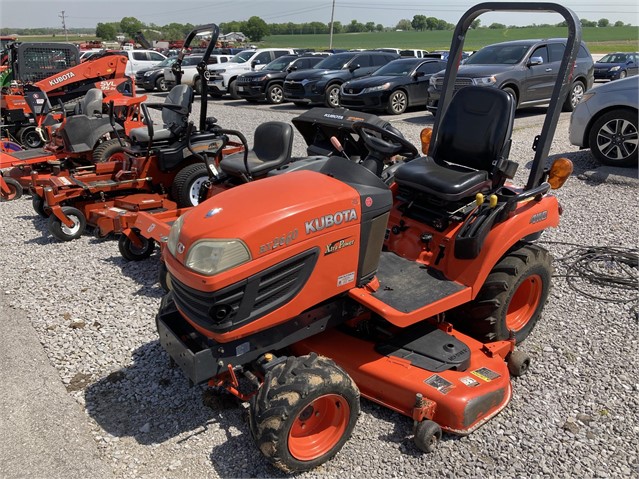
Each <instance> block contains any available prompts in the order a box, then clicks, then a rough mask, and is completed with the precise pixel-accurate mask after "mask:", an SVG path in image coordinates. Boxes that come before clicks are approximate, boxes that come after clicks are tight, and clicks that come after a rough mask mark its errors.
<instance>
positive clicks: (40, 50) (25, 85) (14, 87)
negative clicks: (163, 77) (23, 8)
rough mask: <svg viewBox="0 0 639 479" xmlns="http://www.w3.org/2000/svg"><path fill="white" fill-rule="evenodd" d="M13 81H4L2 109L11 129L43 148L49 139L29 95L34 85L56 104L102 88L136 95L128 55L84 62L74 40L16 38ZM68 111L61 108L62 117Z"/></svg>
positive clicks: (21, 140)
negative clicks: (42, 41) (69, 42)
mask: <svg viewBox="0 0 639 479" xmlns="http://www.w3.org/2000/svg"><path fill="white" fill-rule="evenodd" d="M9 58H10V60H9V62H10V63H9V64H10V67H11V70H12V81H11V82H10V83H8V84H7V85H3V88H2V90H3V91H2V97H1V98H0V114H1V116H2V122H3V124H4V127H5V128H6V130H7V132H8V133H9V134H10V135H11V136H12V137H13V138H15V139H16V141H17V142H18V143H20V144H22V145H23V146H24V147H26V148H39V147H40V146H42V145H43V144H44V139H43V138H42V135H40V134H39V133H38V132H37V131H36V128H37V126H38V125H37V119H36V117H35V115H34V113H33V112H32V111H31V107H30V106H29V104H28V102H27V101H26V99H25V94H26V93H28V92H30V91H35V92H43V93H45V94H46V95H47V97H48V99H49V100H50V102H51V104H52V105H53V107H57V106H58V105H59V104H60V103H62V104H66V103H68V102H70V101H72V100H75V99H77V98H79V97H83V96H84V95H85V94H86V93H87V92H88V91H89V90H91V89H93V88H97V89H99V90H101V91H102V92H103V94H104V95H105V96H110V95H118V96H119V95H127V96H132V95H133V93H134V91H135V87H134V84H133V80H132V79H131V78H129V77H127V76H125V74H124V72H125V68H126V63H127V57H126V56H123V55H120V54H118V53H117V52H104V53H101V54H99V55H95V56H93V57H91V59H90V60H89V61H87V62H84V63H80V60H79V55H78V49H77V47H75V46H74V45H67V44H59V43H45V44H38V43H16V44H13V45H11V46H10V48H9ZM63 115H64V113H63V112H57V118H58V119H61V118H62V116H63Z"/></svg>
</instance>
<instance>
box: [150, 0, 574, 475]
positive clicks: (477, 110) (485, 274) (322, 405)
mask: <svg viewBox="0 0 639 479" xmlns="http://www.w3.org/2000/svg"><path fill="white" fill-rule="evenodd" d="M500 10H506V11H517V12H521V11H552V12H557V13H560V14H561V15H562V16H563V17H564V18H565V20H566V23H567V25H568V30H569V35H568V40H567V45H566V50H565V54H564V58H563V60H562V63H561V67H560V71H559V73H558V79H557V82H556V84H555V87H554V90H553V93H552V99H551V103H550V106H549V108H548V112H547V115H546V118H545V121H544V125H543V128H542V131H541V134H540V135H539V136H538V137H537V138H535V142H534V146H533V149H534V150H535V157H534V160H533V162H532V166H531V171H530V175H529V178H528V183H527V185H526V186H525V187H518V186H515V185H513V184H512V183H510V180H511V179H512V178H513V176H514V174H515V171H516V169H517V166H518V164H517V163H515V162H513V161H511V160H509V159H508V154H509V151H510V144H511V134H512V126H513V120H514V111H515V105H514V104H513V98H512V97H511V96H510V95H508V94H507V93H506V92H503V91H500V90H497V89H493V88H489V87H466V88H463V89H461V90H459V91H458V92H457V93H456V95H455V96H454V97H453V95H452V94H453V85H454V79H455V77H456V74H457V69H458V63H459V62H458V61H455V59H457V60H458V59H459V58H461V53H462V47H463V42H464V38H465V34H466V32H467V30H468V28H469V27H470V25H471V23H472V21H473V20H474V19H475V18H476V17H478V16H479V15H480V14H482V13H486V12H491V11H500ZM580 38H581V29H580V24H579V21H578V19H577V17H576V16H575V14H574V13H573V12H572V11H570V10H568V9H566V8H565V7H563V6H561V5H557V4H550V3H483V4H480V5H477V6H475V7H473V8H471V9H470V10H469V11H468V12H466V13H465V14H464V15H463V16H462V18H461V20H460V21H459V23H458V25H457V27H456V29H455V32H454V34H453V41H452V44H451V49H450V50H451V56H450V57H451V58H452V59H453V60H451V61H450V62H448V66H447V70H446V75H445V80H444V85H446V86H445V88H444V92H443V95H442V100H441V101H440V108H439V111H438V116H437V117H436V120H435V125H434V128H433V130H432V135H431V137H430V140H429V141H427V140H428V135H426V134H424V135H423V137H422V140H423V141H424V142H426V141H427V142H428V155H427V156H422V157H419V154H418V152H417V149H416V148H415V147H414V146H413V145H412V144H411V143H410V142H408V141H407V140H405V139H404V138H403V137H401V136H400V135H398V134H396V133H394V132H392V131H388V130H385V129H383V128H380V127H379V126H377V125H373V124H370V123H368V122H357V123H355V124H354V125H353V128H354V129H355V131H356V132H357V133H358V135H359V137H360V138H361V139H362V141H364V142H365V144H366V145H367V147H368V149H369V155H368V156H367V157H366V158H365V159H364V160H363V161H362V162H361V164H357V163H355V162H352V161H348V160H346V159H344V158H339V157H327V158H325V159H323V160H319V159H317V160H315V161H314V162H313V164H312V165H309V167H308V168H299V169H298V170H297V171H293V172H289V173H286V174H279V175H274V176H273V177H269V178H265V179H264V180H261V181H256V182H249V183H247V184H245V185H241V186H239V187H237V188H233V189H229V190H227V191H224V192H221V193H220V194H218V195H215V196H214V197H213V198H211V199H209V200H207V201H204V202H203V203H201V204H199V205H198V206H196V207H195V208H193V209H191V210H190V211H188V212H187V213H185V214H183V215H182V216H180V217H179V218H178V220H177V221H175V223H174V224H173V226H172V227H171V230H170V232H169V235H168V240H167V243H166V249H165V251H164V257H165V261H166V267H167V270H168V274H169V277H170V283H171V291H170V292H169V293H168V294H167V295H165V296H164V298H163V299H162V303H161V306H160V311H159V313H158V315H157V317H156V322H157V328H158V333H159V337H160V343H161V345H162V346H163V348H164V349H165V350H166V351H167V352H168V353H169V355H170V357H171V359H172V360H173V361H174V362H175V363H177V364H178V365H179V366H180V367H181V368H182V370H183V371H184V373H185V374H186V375H187V377H188V378H189V379H190V380H191V381H192V382H194V383H203V382H208V384H209V385H211V386H219V387H223V388H225V389H226V390H227V391H229V392H231V393H232V394H234V395H235V396H237V397H238V398H240V399H242V400H246V401H250V407H249V429H250V432H251V434H252V436H253V438H254V440H255V442H256V444H257V446H258V448H259V449H260V451H261V452H262V453H263V454H264V455H265V456H266V458H267V459H268V460H269V461H270V462H271V463H273V464H274V465H275V466H277V467H279V468H281V469H282V470H284V471H287V472H294V471H303V470H308V469H310V468H313V467H315V466H317V465H319V464H322V463H323V462H325V461H327V460H329V459H330V458H331V457H333V456H334V455H335V454H336V453H337V452H338V451H339V450H340V449H341V447H342V446H343V445H344V443H345V442H346V441H347V440H348V438H349V436H350V434H351V432H352V430H353V428H354V426H355V423H356V420H357V415H358V413H359V398H360V395H362V396H364V397H366V398H368V399H369V400H372V401H374V402H377V403H379V404H381V405H384V406H386V407H389V408H391V409H393V410H395V411H398V412H400V413H402V414H404V415H406V416H408V417H410V418H412V419H413V421H414V434H415V443H416V445H417V446H418V447H419V448H420V449H422V450H424V451H430V450H432V449H433V448H434V447H435V446H436V444H437V442H438V441H439V439H440V438H441V434H442V430H443V431H447V432H450V433H454V434H461V435H463V434H468V433H470V432H472V431H473V430H474V429H476V428H477V427H479V426H481V425H482V424H484V423H485V422H486V421H488V420H489V419H490V418H492V417H493V416H494V415H495V414H497V413H498V412H499V411H500V410H502V409H503V408H504V407H505V406H506V405H507V403H508V402H509V400H510V398H511V394H512V385H511V381H510V376H518V375H520V374H522V373H523V372H525V371H526V369H527V368H528V366H529V364H530V358H529V357H528V356H527V355H526V354H525V353H523V352H520V351H519V350H515V345H516V344H518V343H520V342H521V341H523V340H524V339H525V338H526V337H527V336H528V334H530V332H531V330H532V329H533V327H534V325H535V323H536V322H537V320H538V319H539V317H540V315H541V311H542V308H543V306H544V303H545V301H546V298H547V294H548V288H549V286H550V278H551V265H550V255H549V254H548V252H547V251H545V250H544V249H543V248H541V247H540V246H538V245H535V244H534V240H535V239H537V238H538V237H539V235H540V234H541V233H542V232H543V231H544V230H545V229H546V228H550V227H554V226H557V224H558V221H559V214H560V208H559V204H558V202H557V200H556V198H555V197H553V196H551V195H550V194H549V190H550V189H551V187H552V188H558V187H560V186H561V185H562V184H563V182H564V181H565V180H566V179H567V177H568V176H569V175H570V174H571V172H572V165H571V163H570V162H569V161H568V160H566V159H563V158H560V159H558V160H555V162H554V163H553V165H552V167H551V168H546V167H545V163H546V161H547V158H548V152H549V149H550V144H551V141H552V137H553V134H554V130H555V127H556V124H557V120H558V116H559V112H560V106H561V104H562V103H563V101H562V100H563V99H564V98H565V97H566V95H567V93H568V89H569V86H570V67H571V66H572V64H573V62H574V61H575V58H576V55H577V51H578V48H579V42H580ZM395 155H402V156H405V157H407V158H409V159H410V160H408V161H406V162H404V163H403V164H400V165H399V166H397V167H392V170H391V172H392V174H393V176H392V177H391V178H387V181H386V182H385V181H382V180H381V179H380V175H381V174H382V173H383V172H384V173H385V174H388V172H387V170H388V169H386V170H384V169H383V167H384V165H385V163H386V162H387V160H388V159H389V158H391V157H393V156H395ZM388 184H391V186H390V187H389V186H388ZM265 199H268V201H266V200H265ZM462 331H464V332H462ZM240 376H243V377H244V378H246V380H247V382H248V384H240V379H239V377H240ZM249 386H252V388H249Z"/></svg>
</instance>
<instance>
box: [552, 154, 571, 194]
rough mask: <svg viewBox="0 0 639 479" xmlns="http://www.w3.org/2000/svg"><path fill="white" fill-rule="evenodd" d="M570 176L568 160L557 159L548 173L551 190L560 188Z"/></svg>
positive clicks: (569, 162)
mask: <svg viewBox="0 0 639 479" xmlns="http://www.w3.org/2000/svg"><path fill="white" fill-rule="evenodd" d="M571 174H572V161H570V160H569V159H568V158H563V157H562V158H557V159H556V160H555V161H553V163H552V166H551V167H550V171H549V172H548V183H550V187H551V188H552V189H553V190H556V189H558V188H561V187H562V186H563V184H564V183H565V182H566V180H567V179H568V178H569V177H570V175H571Z"/></svg>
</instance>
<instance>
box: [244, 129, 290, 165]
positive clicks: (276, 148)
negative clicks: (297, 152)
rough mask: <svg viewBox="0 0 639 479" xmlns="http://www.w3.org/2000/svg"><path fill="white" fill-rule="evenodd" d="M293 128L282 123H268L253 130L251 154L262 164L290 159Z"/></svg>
mask: <svg viewBox="0 0 639 479" xmlns="http://www.w3.org/2000/svg"><path fill="white" fill-rule="evenodd" d="M292 150H293V127H292V126H291V125H290V124H289V123H284V122H282V121H268V122H266V123H262V124H260V126H258V127H257V128H256V129H255V136H254V141H253V152H254V153H255V155H256V156H257V158H259V159H260V160H261V161H263V162H267V161H274V160H280V161H285V160H286V159H288V158H290V157H291V151H292Z"/></svg>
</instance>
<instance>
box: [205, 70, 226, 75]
mask: <svg viewBox="0 0 639 479" xmlns="http://www.w3.org/2000/svg"><path fill="white" fill-rule="evenodd" d="M209 71H210V72H211V75H221V74H222V73H225V72H226V70H209Z"/></svg>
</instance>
